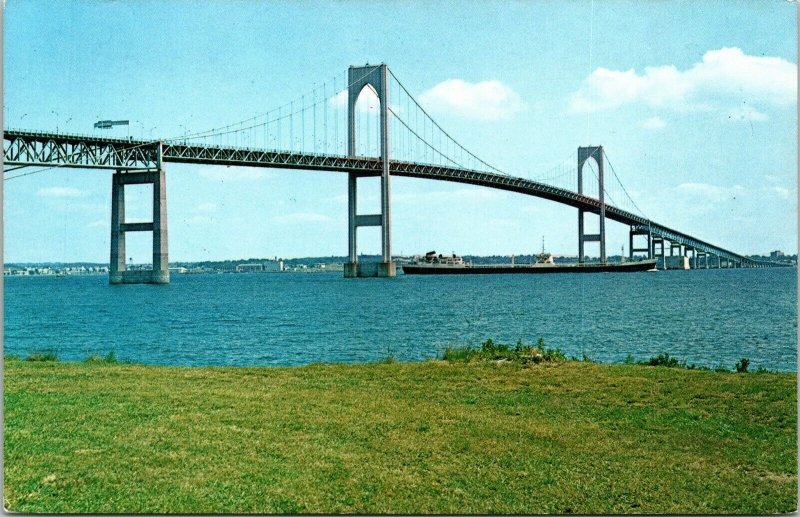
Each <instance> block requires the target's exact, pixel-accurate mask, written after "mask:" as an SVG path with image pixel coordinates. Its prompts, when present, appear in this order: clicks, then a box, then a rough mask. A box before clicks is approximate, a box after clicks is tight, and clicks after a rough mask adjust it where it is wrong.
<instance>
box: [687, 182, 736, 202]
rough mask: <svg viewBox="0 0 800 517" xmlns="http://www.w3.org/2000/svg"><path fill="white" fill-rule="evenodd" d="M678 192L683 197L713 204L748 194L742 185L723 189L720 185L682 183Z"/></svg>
mask: <svg viewBox="0 0 800 517" xmlns="http://www.w3.org/2000/svg"><path fill="white" fill-rule="evenodd" d="M677 191H678V193H679V194H681V195H689V196H696V197H700V198H703V199H705V200H707V201H712V202H718V201H724V200H727V199H735V198H736V197H737V196H742V195H743V194H745V193H747V189H745V188H744V187H743V186H741V185H734V186H732V187H723V186H719V185H712V184H710V183H692V182H689V183H681V184H680V185H678V187H677Z"/></svg>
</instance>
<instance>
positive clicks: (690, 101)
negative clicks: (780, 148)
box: [570, 48, 797, 121]
mask: <svg viewBox="0 0 800 517" xmlns="http://www.w3.org/2000/svg"><path fill="white" fill-rule="evenodd" d="M796 95H797V65H796V64H794V63H791V62H789V61H786V60H785V59H782V58H779V57H770V56H749V55H747V54H745V53H744V52H742V50H741V49H739V48H721V49H718V50H709V51H708V52H706V53H705V55H703V59H702V61H701V62H699V63H695V64H694V65H693V66H692V67H691V68H689V69H686V70H678V69H677V68H676V67H675V66H672V65H666V66H655V67H646V68H645V69H644V72H643V73H641V74H640V73H637V72H636V71H635V70H633V69H630V70H626V71H619V70H609V69H607V68H598V69H596V70H595V71H594V72H592V73H591V75H589V77H588V78H587V79H586V80H585V81H584V84H583V85H582V86H581V88H580V90H578V91H577V92H575V93H574V94H572V96H571V98H570V108H571V109H572V111H575V112H593V111H602V110H613V109H616V108H619V107H621V106H624V105H632V104H641V105H645V106H649V107H651V108H662V109H671V110H694V111H697V110H701V111H702V110H715V111H716V110H721V109H722V110H726V111H727V110H729V109H731V108H735V107H737V106H741V105H742V104H743V103H744V102H747V103H748V104H757V105H760V106H773V107H778V108H780V107H787V106H791V105H793V104H794V102H795V99H796ZM749 109H750V110H752V111H748V113H749V115H750V116H749V118H748V120H752V121H756V120H758V121H760V120H766V116H765V115H763V114H761V113H759V112H758V111H757V110H756V109H755V108H749Z"/></svg>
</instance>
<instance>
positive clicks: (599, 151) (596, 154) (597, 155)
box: [578, 145, 606, 264]
mask: <svg viewBox="0 0 800 517" xmlns="http://www.w3.org/2000/svg"><path fill="white" fill-rule="evenodd" d="M589 159H593V160H594V161H595V163H596V164H597V169H598V171H597V180H598V186H599V188H598V190H597V197H598V199H599V201H600V204H599V206H598V211H597V215H598V216H599V217H600V230H599V232H598V233H596V234H586V233H585V232H584V221H583V215H584V214H585V213H586V210H584V209H582V208H579V209H578V262H579V263H583V262H584V260H585V257H586V253H585V249H584V244H585V243H586V242H599V243H600V262H601V263H603V264H605V263H606V203H605V190H604V188H603V187H604V185H603V162H604V157H603V146H602V145H600V146H590V147H578V194H581V195H582V194H583V166H584V165H585V164H586V162H587V161H588V160H589Z"/></svg>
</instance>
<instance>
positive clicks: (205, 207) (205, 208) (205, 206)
mask: <svg viewBox="0 0 800 517" xmlns="http://www.w3.org/2000/svg"><path fill="white" fill-rule="evenodd" d="M216 209H217V204H216V203H200V204H199V205H197V210H199V211H200V212H214V211H216Z"/></svg>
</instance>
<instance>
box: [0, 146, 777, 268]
mask: <svg viewBox="0 0 800 517" xmlns="http://www.w3.org/2000/svg"><path fill="white" fill-rule="evenodd" d="M159 145H160V146H161V150H162V160H163V161H164V162H171V163H187V164H189V163H191V164H200V165H230V166H239V167H267V168H284V169H304V170H317V171H330V172H346V173H355V174H357V175H359V176H380V175H381V172H382V161H381V160H380V159H379V158H372V157H358V156H356V157H352V156H341V155H329V154H327V155H326V154H315V153H300V152H293V151H277V150H265V149H252V148H241V147H223V146H209V145H192V144H186V143H174V142H158V141H150V140H133V139H130V140H124V139H112V138H101V137H96V136H89V135H70V134H54V133H44V132H31V131H18V130H6V131H5V132H4V133H3V158H4V161H5V165H6V166H17V167H19V166H45V167H71V168H94V169H110V170H120V171H125V170H149V169H155V168H157V167H158V149H159ZM390 170H391V175H393V176H405V177H412V178H424V179H434V180H442V181H451V182H455V183H466V184H471V185H478V186H482V187H487V188H494V189H499V190H507V191H510V192H517V193H520V194H526V195H529V196H536V197H540V198H543V199H548V200H551V201H555V202H557V203H562V204H565V205H569V206H572V207H575V208H578V209H582V210H584V211H586V212H592V213H595V214H599V212H600V206H601V202H600V200H599V199H596V198H593V197H589V196H585V195H581V194H578V193H576V192H573V191H570V190H566V189H562V188H558V187H553V186H550V185H546V184H544V183H539V182H536V181H532V180H528V179H525V178H518V177H513V176H507V175H504V174H499V173H491V172H482V171H475V170H469V169H460V168H455V167H446V166H441V165H430V164H421V163H414V162H403V161H394V160H393V161H390ZM232 174H234V173H232ZM605 215H606V217H607V218H609V219H612V220H614V221H617V222H619V223H622V224H627V225H630V227H631V231H636V232H649V233H650V234H651V235H652V236H654V237H661V238H663V239H667V240H669V241H671V242H674V243H678V244H681V245H684V246H686V247H688V248H691V249H694V250H696V251H697V252H704V253H707V254H712V255H716V256H718V257H720V258H722V259H727V260H729V261H732V262H735V263H739V264H740V265H741V266H743V267H771V266H777V265H780V264H775V263H772V262H764V261H756V260H753V259H751V258H748V257H745V256H743V255H740V254H737V253H734V252H732V251H729V250H726V249H724V248H720V247H719V246H715V245H713V244H710V243H708V242H706V241H703V240H700V239H697V238H695V237H692V236H690V235H687V234H685V233H682V232H679V231H677V230H674V229H671V228H669V227H667V226H664V225H661V224H658V223H656V222H654V221H651V220H649V219H646V218H644V217H641V216H639V215H636V214H634V213H631V212H629V211H626V210H622V209H620V208H617V207H614V206H612V205H609V204H606V205H605Z"/></svg>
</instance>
